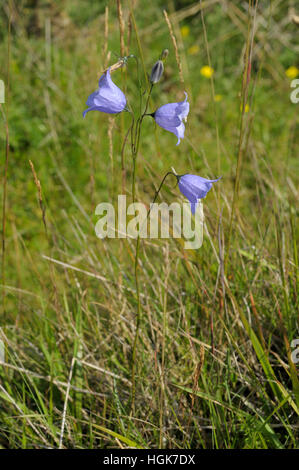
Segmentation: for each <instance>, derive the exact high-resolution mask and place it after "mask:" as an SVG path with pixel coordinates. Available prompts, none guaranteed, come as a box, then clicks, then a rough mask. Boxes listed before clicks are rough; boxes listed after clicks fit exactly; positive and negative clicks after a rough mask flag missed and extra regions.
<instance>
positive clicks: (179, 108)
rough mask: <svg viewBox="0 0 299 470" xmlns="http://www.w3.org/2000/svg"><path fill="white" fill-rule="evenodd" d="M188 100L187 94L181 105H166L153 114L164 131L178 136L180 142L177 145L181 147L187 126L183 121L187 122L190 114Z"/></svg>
mask: <svg viewBox="0 0 299 470" xmlns="http://www.w3.org/2000/svg"><path fill="white" fill-rule="evenodd" d="M187 100H188V95H187V93H186V92H185V99H184V101H180V102H179V103H168V104H164V105H163V106H161V107H160V108H158V109H157V111H156V112H155V113H154V114H152V116H153V118H154V119H155V121H156V123H157V124H158V125H159V126H160V127H163V129H166V130H167V131H169V132H172V133H173V134H174V135H176V136H177V138H178V141H177V144H176V145H179V143H180V141H181V139H183V138H184V133H185V125H184V123H183V120H184V121H187V116H188V113H189V103H188V101H187Z"/></svg>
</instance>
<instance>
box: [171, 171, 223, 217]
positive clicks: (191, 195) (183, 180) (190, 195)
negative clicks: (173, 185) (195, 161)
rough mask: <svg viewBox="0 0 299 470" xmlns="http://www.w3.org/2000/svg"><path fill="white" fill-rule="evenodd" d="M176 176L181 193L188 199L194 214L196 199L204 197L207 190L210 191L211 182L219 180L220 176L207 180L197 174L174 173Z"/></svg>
mask: <svg viewBox="0 0 299 470" xmlns="http://www.w3.org/2000/svg"><path fill="white" fill-rule="evenodd" d="M176 177H177V180H178V183H179V189H180V191H181V193H182V194H184V196H186V198H187V199H189V202H190V205H191V212H192V214H195V210H196V205H197V202H198V199H202V198H204V197H206V195H207V192H208V191H210V189H211V187H212V186H213V184H212V183H216V181H219V180H220V178H221V176H220V178H218V179H216V180H208V179H206V178H202V177H201V176H198V175H188V174H187V175H182V176H179V175H176Z"/></svg>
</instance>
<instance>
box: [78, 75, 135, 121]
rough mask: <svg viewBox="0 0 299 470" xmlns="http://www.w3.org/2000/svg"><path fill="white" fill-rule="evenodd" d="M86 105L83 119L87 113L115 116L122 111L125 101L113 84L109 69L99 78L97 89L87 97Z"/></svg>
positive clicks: (121, 93)
mask: <svg viewBox="0 0 299 470" xmlns="http://www.w3.org/2000/svg"><path fill="white" fill-rule="evenodd" d="M86 104H87V106H88V108H87V109H85V111H84V112H83V117H85V115H86V113H88V111H101V112H102V113H108V114H116V113H120V112H121V111H123V110H124V108H125V107H126V104H127V100H126V97H125V95H124V93H123V92H122V91H121V90H120V88H118V86H116V85H115V83H113V81H112V79H111V76H110V68H109V69H108V70H107V71H106V72H105V73H104V74H103V75H102V76H101V78H100V80H99V88H98V89H97V90H96V91H95V92H94V93H92V94H91V95H89V97H88V99H87V101H86Z"/></svg>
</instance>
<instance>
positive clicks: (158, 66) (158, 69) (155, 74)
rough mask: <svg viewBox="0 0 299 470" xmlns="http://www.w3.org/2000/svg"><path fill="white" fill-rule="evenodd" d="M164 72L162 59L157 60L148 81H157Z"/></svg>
mask: <svg viewBox="0 0 299 470" xmlns="http://www.w3.org/2000/svg"><path fill="white" fill-rule="evenodd" d="M163 72H164V65H163V62H162V60H158V61H157V62H156V63H155V65H154V66H153V68H152V72H151V76H150V82H151V83H153V84H154V83H158V81H159V80H160V78H161V77H162V75H163Z"/></svg>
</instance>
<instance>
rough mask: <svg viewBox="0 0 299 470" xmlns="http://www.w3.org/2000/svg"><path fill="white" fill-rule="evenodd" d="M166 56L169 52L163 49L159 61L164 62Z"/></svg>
mask: <svg viewBox="0 0 299 470" xmlns="http://www.w3.org/2000/svg"><path fill="white" fill-rule="evenodd" d="M168 54H169V50H168V49H163V51H162V53H161V57H160V59H161V60H165V59H166V57H167V56H168Z"/></svg>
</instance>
